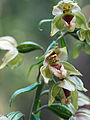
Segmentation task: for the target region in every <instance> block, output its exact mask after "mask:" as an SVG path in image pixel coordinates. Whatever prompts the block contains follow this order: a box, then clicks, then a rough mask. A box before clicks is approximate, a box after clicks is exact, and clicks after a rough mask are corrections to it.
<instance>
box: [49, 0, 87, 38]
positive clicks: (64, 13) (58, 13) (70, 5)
mask: <svg viewBox="0 0 90 120" xmlns="http://www.w3.org/2000/svg"><path fill="white" fill-rule="evenodd" d="M52 14H53V15H55V17H54V19H53V21H52V25H51V36H53V35H55V34H56V33H57V32H62V31H69V32H73V31H74V30H75V28H83V29H86V28H87V24H86V19H85V17H84V15H83V14H82V13H81V9H80V7H79V6H78V5H77V3H74V2H73V1H71V0H69V1H64V0H63V1H61V2H59V3H58V4H57V5H56V6H54V7H53V11H52Z"/></svg>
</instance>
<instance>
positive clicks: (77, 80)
mask: <svg viewBox="0 0 90 120" xmlns="http://www.w3.org/2000/svg"><path fill="white" fill-rule="evenodd" d="M67 79H68V80H70V81H71V82H73V83H74V84H75V86H76V88H77V89H78V90H80V91H85V92H86V91H87V89H86V88H84V86H83V82H82V80H81V79H80V78H78V77H77V76H72V77H70V76H69V77H68V78H67Z"/></svg>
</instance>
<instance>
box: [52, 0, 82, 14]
mask: <svg viewBox="0 0 90 120" xmlns="http://www.w3.org/2000/svg"><path fill="white" fill-rule="evenodd" d="M79 11H81V9H80V7H79V6H78V4H77V3H74V2H73V1H72V0H62V1H60V2H59V3H58V4H57V5H56V6H54V7H53V11H52V14H53V15H55V16H56V15H60V14H66V13H73V12H79Z"/></svg>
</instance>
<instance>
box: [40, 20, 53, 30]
mask: <svg viewBox="0 0 90 120" xmlns="http://www.w3.org/2000/svg"><path fill="white" fill-rule="evenodd" d="M52 21H53V19H44V20H41V21H40V22H39V24H38V28H39V30H40V31H42V30H43V29H41V28H40V27H41V25H42V24H43V23H47V22H52Z"/></svg>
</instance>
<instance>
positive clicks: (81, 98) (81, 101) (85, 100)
mask: <svg viewBox="0 0 90 120" xmlns="http://www.w3.org/2000/svg"><path fill="white" fill-rule="evenodd" d="M78 105H79V106H83V105H90V98H89V97H88V96H86V95H85V94H83V93H81V92H78Z"/></svg>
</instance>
